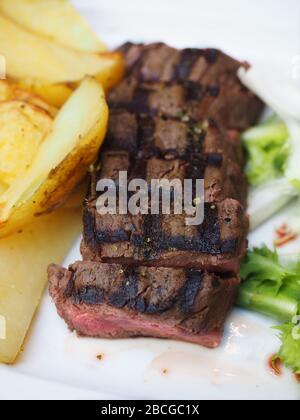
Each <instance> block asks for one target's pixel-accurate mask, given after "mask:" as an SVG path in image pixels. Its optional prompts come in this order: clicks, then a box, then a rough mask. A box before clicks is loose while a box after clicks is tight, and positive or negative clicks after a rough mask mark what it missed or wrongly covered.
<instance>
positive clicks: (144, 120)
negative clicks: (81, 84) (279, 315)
mask: <svg viewBox="0 0 300 420" xmlns="http://www.w3.org/2000/svg"><path fill="white" fill-rule="evenodd" d="M120 50H121V51H122V52H123V53H124V55H125V60H126V63H127V71H126V76H125V79H124V80H123V81H122V82H121V83H120V85H119V86H117V87H116V88H115V89H113V91H112V92H111V93H110V95H109V103H110V107H111V117H110V126H109V130H108V134H107V139H106V142H105V145H104V149H103V152H102V154H101V156H100V159H99V162H98V164H97V165H95V168H94V171H93V172H92V174H91V183H90V188H89V191H88V194H87V197H86V200H85V204H84V217H83V218H84V238H83V241H82V245H81V251H82V256H83V262H78V263H76V264H74V265H72V266H70V267H69V269H68V270H67V269H63V268H60V267H58V266H54V265H53V266H51V267H50V268H49V281H50V293H51V296H52V297H53V299H54V301H55V303H56V306H57V309H58V312H59V314H60V315H61V317H62V318H64V319H65V321H66V322H67V324H68V326H69V327H70V329H71V330H76V331H77V332H78V333H79V334H81V335H88V336H92V337H105V338H106V337H107V338H123V337H137V336H146V337H148V336H149V337H159V338H172V339H178V340H183V341H188V342H192V343H197V344H201V345H204V346H207V347H216V346H218V345H219V344H220V341H221V337H222V332H223V327H224V322H225V319H226V316H227V314H228V312H229V310H230V308H231V306H232V304H233V302H234V299H235V296H236V290H237V287H238V285H239V277H238V272H239V268H240V261H241V259H242V258H243V256H244V254H245V252H246V248H247V232H248V219H247V216H246V201H247V184H246V180H245V177H244V175H243V165H244V154H243V149H242V145H241V142H240V140H239V133H240V131H241V130H243V129H245V128H248V127H249V126H250V125H252V124H253V123H255V121H256V119H257V117H258V116H259V114H260V112H261V110H262V107H263V105H262V103H261V102H260V101H259V100H258V99H257V97H255V95H253V94H252V93H251V92H249V91H248V90H247V89H246V88H245V87H243V86H242V85H241V83H240V82H239V80H238V78H237V74H236V73H237V69H238V68H239V67H240V66H241V65H242V64H241V63H239V62H237V61H235V60H233V59H232V58H230V57H228V56H226V55H225V54H223V53H221V52H220V51H217V50H212V49H208V50H197V49H186V50H182V51H179V50H176V49H174V48H171V47H168V46H166V45H164V44H160V43H158V44H151V45H148V46H145V45H134V44H130V43H128V44H125V45H124V46H123V47H121V48H120ZM121 171H126V172H127V173H128V181H130V180H132V179H135V178H139V179H143V180H146V181H151V180H152V179H165V180H169V181H172V180H174V179H180V180H181V181H183V180H184V179H187V178H188V179H192V180H196V179H203V178H204V181H205V185H204V190H205V191H204V195H205V197H204V199H205V217H204V222H203V224H202V225H200V226H190V225H186V223H185V218H186V217H187V215H186V214H185V213H183V214H180V215H178V214H175V212H174V210H173V211H172V212H171V214H169V215H164V214H161V213H162V212H161V213H160V214H139V215H135V216H134V215H131V214H126V215H123V214H120V212H119V213H118V214H116V215H100V214H99V213H98V211H97V200H98V198H99V193H98V192H97V188H96V187H97V183H98V181H101V180H104V179H107V178H108V179H111V180H115V181H118V178H119V174H120V172H121ZM117 185H118V184H117ZM119 187H120V186H119ZM150 192H151V187H150V188H149V193H150ZM149 195H150V194H149ZM128 199H130V194H129V195H128ZM172 199H174V197H172ZM151 204H152V203H151V201H150V202H149V204H148V206H149V207H150V206H151Z"/></svg>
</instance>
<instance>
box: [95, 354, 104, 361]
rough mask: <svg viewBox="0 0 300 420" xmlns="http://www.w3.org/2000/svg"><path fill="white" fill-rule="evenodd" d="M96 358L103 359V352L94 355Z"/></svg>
mask: <svg viewBox="0 0 300 420" xmlns="http://www.w3.org/2000/svg"><path fill="white" fill-rule="evenodd" d="M96 358H97V360H103V359H104V354H98V355H97V356H96Z"/></svg>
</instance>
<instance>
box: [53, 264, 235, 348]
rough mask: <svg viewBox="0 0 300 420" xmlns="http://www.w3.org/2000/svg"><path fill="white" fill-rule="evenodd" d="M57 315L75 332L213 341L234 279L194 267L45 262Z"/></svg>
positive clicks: (220, 330) (218, 335) (216, 341)
mask: <svg viewBox="0 0 300 420" xmlns="http://www.w3.org/2000/svg"><path fill="white" fill-rule="evenodd" d="M49 279H50V294H51V296H52V298H53V299H54V302H55V303H56V306H57V309H58V312H59V314H60V316H61V317H62V318H63V319H65V321H66V322H67V324H68V326H69V328H70V329H71V330H76V331H77V332H78V333H79V334H80V335H87V336H91V337H101V338H126V337H138V336H145V337H159V338H171V339H176V340H181V341H187V342H191V343H196V344H201V345H204V346H207V347H212V348H214V347H217V346H218V345H219V344H220V342H221V339H222V333H223V327H224V322H225V319H226V317H227V315H228V312H229V310H230V309H231V307H232V304H233V302H234V300H235V297H236V292H237V287H238V285H239V280H238V279H237V278H236V277H232V276H217V275H215V274H209V273H207V272H203V271H198V270H192V269H187V270H176V269H172V268H159V269H156V268H147V267H137V268H133V267H124V266H121V265H113V264H99V263H92V262H83V263H76V264H74V265H73V266H71V267H70V268H69V270H66V269H63V268H60V267H58V266H54V265H53V266H50V267H49Z"/></svg>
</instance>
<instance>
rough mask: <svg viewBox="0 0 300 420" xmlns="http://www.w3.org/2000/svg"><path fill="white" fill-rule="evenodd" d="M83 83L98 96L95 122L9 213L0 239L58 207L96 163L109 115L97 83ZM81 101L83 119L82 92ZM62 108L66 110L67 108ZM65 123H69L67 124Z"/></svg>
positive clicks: (91, 81) (3, 222)
mask: <svg viewBox="0 0 300 420" xmlns="http://www.w3.org/2000/svg"><path fill="white" fill-rule="evenodd" d="M84 83H85V82H83V84H84ZM86 83H87V86H88V85H91V84H92V87H94V88H95V89H96V92H98V93H99V95H98V93H97V95H96V92H94V94H95V95H96V96H97V104H98V107H99V109H98V110H97V115H98V114H99V116H98V119H97V122H96V123H95V124H94V125H93V126H92V127H90V128H89V131H88V132H87V133H86V135H85V136H83V137H82V138H81V139H80V141H79V142H78V143H77V145H76V147H75V148H74V149H73V150H72V151H71V152H70V153H69V154H68V155H67V156H66V157H65V158H64V159H63V161H61V163H60V164H59V165H58V166H57V167H56V168H54V169H53V170H52V171H51V172H50V173H49V175H48V177H47V179H45V181H44V182H43V183H42V185H41V186H40V187H39V189H38V190H37V191H36V192H35V193H34V195H33V196H32V197H31V198H30V199H28V200H27V201H26V202H23V203H21V204H19V205H18V206H17V207H13V208H12V209H11V211H10V214H9V217H8V219H7V220H5V221H2V222H1V223H0V238H1V237H5V236H8V235H10V234H11V233H14V232H16V231H18V230H20V229H21V228H22V227H23V226H26V225H27V224H29V223H31V222H32V220H33V219H34V218H35V217H37V216H40V215H42V214H44V213H48V212H50V211H52V210H53V209H55V208H56V207H58V206H59V205H61V204H62V202H63V201H64V200H65V199H66V198H67V197H68V195H69V194H70V193H71V192H72V191H73V189H74V188H75V187H76V186H77V185H78V184H79V183H80V181H81V180H82V179H83V178H84V177H85V175H86V173H87V172H88V170H89V167H90V165H91V164H92V163H94V161H95V160H96V158H97V155H98V151H99V148H100V146H101V144H102V142H103V140H104V138H105V135H106V131H107V125H108V116H109V111H108V106H107V104H106V102H105V95H104V92H103V90H102V88H101V86H100V85H99V83H98V82H97V81H95V80H92V79H87V80H86ZM90 88H91V86H90ZM79 89H80V88H79ZM101 92H102V94H101ZM82 99H83V100H84V101H85V103H84V106H83V109H82V112H83V113H84V115H85V114H86V113H87V114H88V112H89V110H88V109H86V104H88V101H89V98H88V97H84V91H83V97H82ZM65 106H68V104H66V105H65ZM91 106H92V107H93V111H94V107H95V104H94V102H92V103H91ZM68 113H69V115H72V109H70V108H68ZM67 123H69V120H68V121H67ZM80 135H81V133H77V136H78V138H80ZM0 198H1V197H0ZM0 215H1V212H0Z"/></svg>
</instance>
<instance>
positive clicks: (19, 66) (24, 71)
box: [0, 15, 124, 106]
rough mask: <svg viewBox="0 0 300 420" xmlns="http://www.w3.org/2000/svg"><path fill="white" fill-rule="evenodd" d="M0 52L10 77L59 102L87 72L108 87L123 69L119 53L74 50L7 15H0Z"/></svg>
mask: <svg viewBox="0 0 300 420" xmlns="http://www.w3.org/2000/svg"><path fill="white" fill-rule="evenodd" d="M0 54H1V55H3V56H4V57H5V59H6V71H7V75H8V77H10V78H12V79H13V80H15V81H16V82H20V84H21V86H27V87H31V89H32V91H34V92H35V93H38V94H39V95H40V96H42V97H43V98H45V99H46V100H49V101H50V103H51V104H53V105H56V106H57V105H58V104H61V103H63V102H64V101H65V100H66V98H68V96H69V94H71V91H72V87H74V86H75V87H76V86H77V85H78V83H79V82H80V81H81V80H82V79H83V78H84V77H85V76H94V77H95V78H96V79H97V80H98V81H99V82H100V83H101V84H102V85H103V87H104V89H109V88H110V87H112V86H113V85H115V84H116V83H117V82H118V81H119V80H120V78H121V77H122V75H123V71H124V61H123V57H122V55H121V54H119V53H108V52H105V53H90V52H85V51H75V50H73V49H71V48H67V47H64V46H62V45H60V44H58V43H55V42H53V41H51V40H49V39H47V38H45V37H40V36H38V35H36V34H34V33H31V32H29V31H28V30H26V29H24V28H23V27H21V26H18V25H17V24H16V23H14V22H13V21H11V20H10V19H8V18H7V17H5V16H4V15H0ZM70 87H71V89H70Z"/></svg>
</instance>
